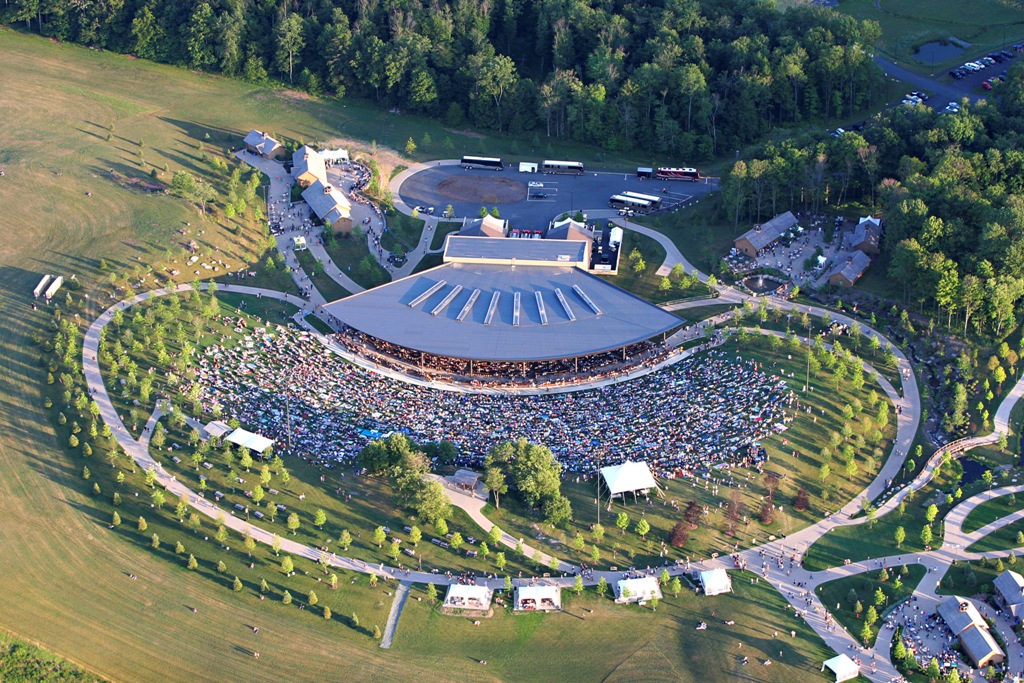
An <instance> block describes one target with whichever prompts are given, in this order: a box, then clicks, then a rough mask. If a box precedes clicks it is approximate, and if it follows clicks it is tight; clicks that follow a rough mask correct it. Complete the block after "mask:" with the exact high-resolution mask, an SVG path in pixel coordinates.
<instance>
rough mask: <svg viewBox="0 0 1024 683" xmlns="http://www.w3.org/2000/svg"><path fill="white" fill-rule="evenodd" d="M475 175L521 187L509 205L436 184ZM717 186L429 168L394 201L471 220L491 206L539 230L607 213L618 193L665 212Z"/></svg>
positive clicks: (628, 175) (609, 175) (625, 176)
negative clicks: (655, 203)
mask: <svg viewBox="0 0 1024 683" xmlns="http://www.w3.org/2000/svg"><path fill="white" fill-rule="evenodd" d="M464 176H470V177H479V178H482V179H485V180H487V179H490V180H494V181H496V183H497V182H501V183H502V184H503V185H505V186H506V188H507V186H508V185H509V183H513V184H516V185H519V184H521V188H520V191H519V192H518V194H517V196H518V197H520V198H519V199H516V200H514V201H506V202H496V203H484V202H480V201H470V200H468V199H459V198H457V197H452V196H445V195H443V194H442V191H441V190H439V186H441V184H442V183H443V182H444V181H445V180H446V179H449V178H453V177H464ZM716 187H717V184H716V181H715V180H714V179H710V180H701V181H699V182H696V183H691V182H684V181H678V180H649V179H648V180H645V179H641V178H638V177H637V176H636V173H635V171H632V172H622V173H616V172H609V171H599V172H596V173H595V172H592V171H591V172H587V173H586V174H584V175H582V176H576V175H546V174H541V173H519V172H517V171H515V170H512V169H506V170H505V171H503V172H495V171H491V170H470V171H467V170H463V169H462V168H461V167H460V166H457V165H446V166H429V167H427V168H425V169H424V170H422V171H420V172H418V173H414V174H413V175H411V176H409V177H408V178H407V179H406V180H405V181H404V182H403V183H402V185H401V187H400V188H398V196H399V198H400V199H401V200H402V201H403V202H404V203H405V204H406V205H407V206H409V207H414V206H419V207H421V213H422V208H423V207H427V208H433V209H434V210H435V215H442V213H443V212H444V211H445V209H446V207H447V206H448V205H451V206H452V209H453V211H454V215H455V217H457V218H462V217H467V218H476V217H478V216H479V215H480V207H481V206H486V207H487V208H488V209H490V208H492V207H497V209H498V212H499V213H500V214H501V217H502V218H506V219H508V220H509V221H510V222H511V223H512V224H513V225H515V226H520V227H524V228H539V227H542V226H544V225H546V224H547V223H548V221H550V220H551V219H553V218H555V217H557V216H559V215H560V214H562V213H565V212H570V213H575V212H576V211H583V212H584V213H588V212H593V211H598V210H601V211H607V210H608V200H609V198H610V197H611V196H612V195H615V194H619V193H621V192H628V191H632V192H640V193H644V194H650V195H658V196H659V197H661V198H662V205H663V207H664V208H663V210H665V211H671V210H672V209H675V208H680V207H682V206H685V205H686V204H688V203H690V202H691V201H693V200H694V199H698V198H700V197H701V196H703V195H704V194H706V193H708V192H710V191H711V190H713V189H715V188H716Z"/></svg>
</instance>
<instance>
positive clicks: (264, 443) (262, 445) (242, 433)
mask: <svg viewBox="0 0 1024 683" xmlns="http://www.w3.org/2000/svg"><path fill="white" fill-rule="evenodd" d="M225 441H230V442H231V443H233V444H237V445H239V446H244V447H245V448H248V449H249V450H250V451H255V452H257V453H262V452H263V451H265V450H267V449H268V448H270V447H271V446H273V445H274V441H273V439H268V438H267V437H265V436H262V435H260V434H254V433H253V432H248V431H246V430H244V429H242V428H238V429H236V430H235V431H233V432H231V433H230V434H228V436H227V438H226V439H225Z"/></svg>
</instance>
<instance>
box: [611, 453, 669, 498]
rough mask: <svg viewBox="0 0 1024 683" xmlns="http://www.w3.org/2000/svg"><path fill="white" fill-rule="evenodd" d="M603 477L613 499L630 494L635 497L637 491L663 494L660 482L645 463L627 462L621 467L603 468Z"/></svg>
mask: <svg viewBox="0 0 1024 683" xmlns="http://www.w3.org/2000/svg"><path fill="white" fill-rule="evenodd" d="M601 477H602V479H603V480H604V485H605V487H607V489H608V493H609V495H610V496H611V497H612V498H614V497H616V496H621V495H623V494H625V493H630V492H632V493H633V494H634V496H635V495H636V492H637V491H640V492H643V493H644V494H646V493H647V492H648V491H650V490H651V489H654V490H655V491H657V492H658V494H661V489H660V488H658V482H657V481H655V479H654V475H653V474H651V468H650V467H648V466H647V463H645V462H630V461H627V462H624V463H622V464H621V465H613V466H611V467H602V468H601Z"/></svg>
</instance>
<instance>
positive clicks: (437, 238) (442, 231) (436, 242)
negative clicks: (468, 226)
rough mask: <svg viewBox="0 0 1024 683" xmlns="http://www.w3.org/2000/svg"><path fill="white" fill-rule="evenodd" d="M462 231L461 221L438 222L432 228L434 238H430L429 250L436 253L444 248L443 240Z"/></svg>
mask: <svg viewBox="0 0 1024 683" xmlns="http://www.w3.org/2000/svg"><path fill="white" fill-rule="evenodd" d="M461 229H462V222H461V221H439V222H438V224H437V227H435V228H434V236H433V237H431V238H430V250H431V251H436V250H438V249H440V248H441V247H443V246H444V238H445V237H447V236H448V235H450V234H451V233H453V232H458V231H459V230H461Z"/></svg>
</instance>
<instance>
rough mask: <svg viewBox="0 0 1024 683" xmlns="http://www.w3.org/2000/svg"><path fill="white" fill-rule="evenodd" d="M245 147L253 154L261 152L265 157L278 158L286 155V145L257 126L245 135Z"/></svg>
mask: <svg viewBox="0 0 1024 683" xmlns="http://www.w3.org/2000/svg"><path fill="white" fill-rule="evenodd" d="M245 149H246V150H247V151H249V152H251V153H253V154H259V155H260V156H261V157H263V158H264V159H278V158H280V157H282V156H284V145H282V144H281V143H280V142H278V141H277V140H275V139H274V138H272V137H270V136H269V135H267V134H266V133H264V132H262V131H259V130H256V129H255V128H254V129H252V130H250V131H249V134H248V135H246V136H245Z"/></svg>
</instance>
